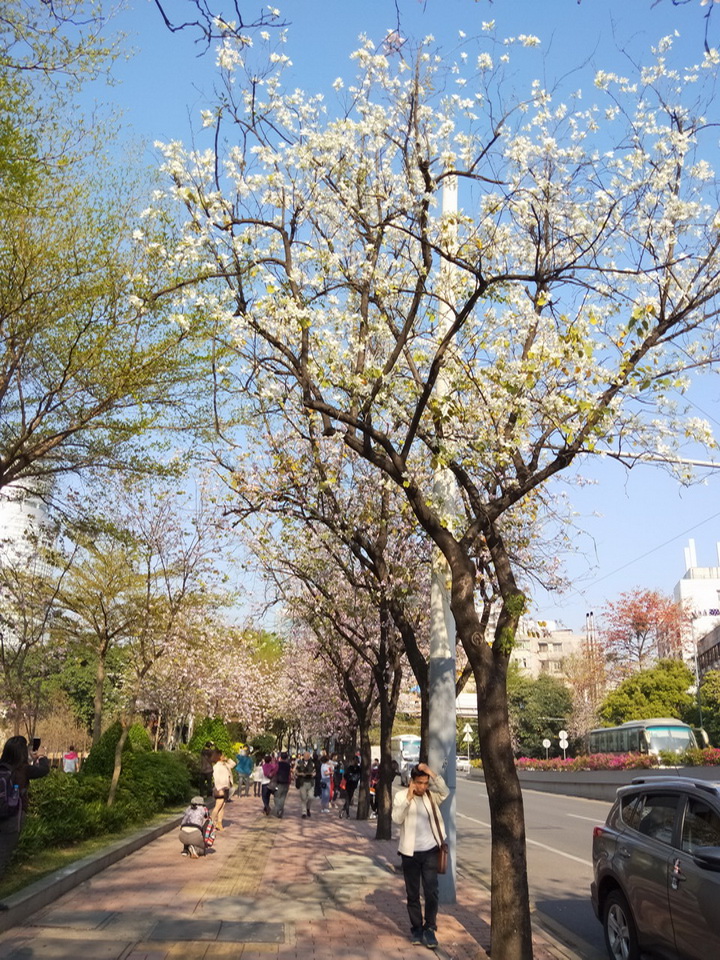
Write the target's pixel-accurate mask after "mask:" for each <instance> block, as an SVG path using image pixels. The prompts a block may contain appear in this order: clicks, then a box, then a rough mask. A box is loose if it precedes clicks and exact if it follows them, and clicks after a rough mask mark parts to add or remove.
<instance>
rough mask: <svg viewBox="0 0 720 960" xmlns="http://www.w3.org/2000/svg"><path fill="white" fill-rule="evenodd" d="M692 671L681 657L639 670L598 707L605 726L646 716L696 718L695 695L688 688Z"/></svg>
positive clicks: (691, 680)
mask: <svg viewBox="0 0 720 960" xmlns="http://www.w3.org/2000/svg"><path fill="white" fill-rule="evenodd" d="M693 682H694V677H693V673H692V671H691V670H690V668H689V667H687V666H686V665H685V664H684V663H683V662H682V660H670V659H668V660H659V661H658V663H657V665H656V666H654V667H651V668H650V669H649V670H639V671H638V672H637V673H634V674H633V675H632V676H630V677H628V678H627V679H626V680H623V682H622V683H621V684H620V685H619V686H618V687H616V688H615V690H612V691H611V692H610V693H609V694H608V695H607V696H606V697H605V700H604V701H603V703H602V705H601V707H600V711H599V713H600V718H601V720H602V721H603V722H604V723H605V724H607V725H608V726H615V725H616V724H619V723H625V722H626V721H627V720H644V719H647V718H649V717H675V718H677V719H678V720H686V721H688V722H690V723H694V722H695V716H696V713H695V698H694V696H693V695H692V694H691V693H688V690H689V689H690V688H691V687H692V684H693Z"/></svg>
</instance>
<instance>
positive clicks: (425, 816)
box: [392, 763, 450, 950]
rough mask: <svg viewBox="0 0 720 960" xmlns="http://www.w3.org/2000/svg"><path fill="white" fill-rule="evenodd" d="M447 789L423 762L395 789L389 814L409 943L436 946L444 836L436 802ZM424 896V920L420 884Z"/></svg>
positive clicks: (444, 794)
mask: <svg viewBox="0 0 720 960" xmlns="http://www.w3.org/2000/svg"><path fill="white" fill-rule="evenodd" d="M449 794H450V791H449V789H448V787H447V784H446V783H445V781H444V780H443V778H442V777H441V776H440V775H439V774H434V773H433V772H432V770H431V769H430V767H428V765H427V764H426V763H419V764H418V765H417V766H416V767H413V768H412V770H411V771H410V785H409V787H408V788H407V790H402V789H401V790H398V791H397V793H396V794H395V798H394V800H393V809H392V818H393V821H394V822H395V823H397V824H399V825H400V844H399V846H398V851H399V853H400V855H401V857H402V867H403V876H404V878H405V892H406V893H407V908H408V914H409V916H410V939H411V941H412V943H415V944H420V943H424V944H425V946H426V947H429V948H430V949H431V950H435V949H436V948H437V945H438V942H437V937H436V935H435V931H436V929H437V911H438V874H437V862H438V849H439V847H440V845H441V843H442V842H443V840H444V839H445V825H444V823H443V819H442V815H441V813H440V810H439V804H441V803H442V802H443V800H445V798H446V797H448V796H449ZM421 883H422V889H423V897H424V899H425V920H424V922H423V911H422V907H421V905H420V884H421Z"/></svg>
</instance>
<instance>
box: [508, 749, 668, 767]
mask: <svg viewBox="0 0 720 960" xmlns="http://www.w3.org/2000/svg"><path fill="white" fill-rule="evenodd" d="M515 765H516V766H517V768H518V769H519V770H566V771H575V770H647V769H648V768H649V767H656V766H658V759H657V757H653V756H650V755H648V754H647V753H591V754H589V755H584V756H580V757H568V758H567V759H566V760H563V759H562V757H553V758H552V759H551V760H537V759H535V758H533V757H519V758H518V759H517V760H516V761H515Z"/></svg>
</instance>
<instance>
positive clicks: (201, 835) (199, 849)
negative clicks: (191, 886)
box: [178, 797, 214, 860]
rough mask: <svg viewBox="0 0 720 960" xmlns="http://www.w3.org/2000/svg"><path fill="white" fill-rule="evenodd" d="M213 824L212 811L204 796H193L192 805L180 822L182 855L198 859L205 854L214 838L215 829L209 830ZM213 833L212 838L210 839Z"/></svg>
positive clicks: (179, 836) (179, 837)
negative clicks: (209, 809)
mask: <svg viewBox="0 0 720 960" xmlns="http://www.w3.org/2000/svg"><path fill="white" fill-rule="evenodd" d="M209 826H212V821H211V820H210V813H209V812H208V808H207V807H206V806H205V798H204V797H193V798H192V800H191V801H190V806H189V807H187V808H186V810H185V812H184V813H183V818H182V820H181V822H180V833H179V835H178V839H179V840H180V843H181V844H182V845H183V849H182V855H183V856H184V857H190V858H191V859H193V860H197V858H198V857H200V856H203V857H204V856H205V850H206V847H208V846H210V845H211V843H212V840H213V839H214V830H211V831H210V832H209V831H208V827H209ZM210 835H212V839H210Z"/></svg>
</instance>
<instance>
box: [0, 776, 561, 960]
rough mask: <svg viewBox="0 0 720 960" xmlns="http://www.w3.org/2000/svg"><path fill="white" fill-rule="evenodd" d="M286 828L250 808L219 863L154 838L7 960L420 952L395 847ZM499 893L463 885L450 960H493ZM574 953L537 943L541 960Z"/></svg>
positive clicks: (172, 838)
mask: <svg viewBox="0 0 720 960" xmlns="http://www.w3.org/2000/svg"><path fill="white" fill-rule="evenodd" d="M294 794H295V791H292V792H291V795H290V796H289V798H288V803H287V806H286V809H285V816H284V817H283V819H281V820H278V819H276V818H274V817H269V818H267V817H264V816H262V810H261V805H260V801H259V800H258V799H257V798H254V797H243V798H236V799H235V800H234V802H233V803H232V804H230V806H229V807H228V808H227V810H228V814H227V816H226V819H225V830H224V831H223V832H222V833H219V834H218V837H217V841H216V844H215V847H214V849H213V850H212V852H211V853H210V854H209V855H208V856H206V857H201V858H200V859H198V860H192V859H190V858H189V857H182V856H181V855H180V851H181V846H180V843H179V842H178V839H177V830H175V829H173V830H172V831H171V832H170V833H168V834H166V835H164V836H162V837H160V838H159V839H156V840H153V841H152V842H151V843H149V844H148V845H147V846H146V847H144V848H143V849H141V850H138V851H136V852H135V853H132V854H130V855H129V856H127V857H125V858H124V859H123V860H121V861H120V862H119V863H116V864H114V865H113V866H111V867H108V868H107V869H105V870H103V871H102V872H101V873H99V874H97V875H96V876H95V877H93V878H92V879H90V880H86V881H85V882H83V883H81V884H80V885H78V886H77V887H76V888H75V889H73V890H71V891H70V892H68V893H65V894H64V895H62V896H61V897H60V898H59V899H57V900H55V901H54V902H53V903H51V904H50V905H49V906H47V907H45V908H43V909H42V910H39V911H38V912H37V913H34V914H32V915H30V916H28V917H27V918H26V920H25V923H24V924H23V925H22V926H20V927H14V928H12V929H10V930H8V931H7V932H5V933H4V934H2V935H0V960H276V958H277V960H387V958H393V960H405V958H408V960H410V958H414V960H417V957H418V956H420V957H427V956H428V955H429V951H428V950H427V949H426V948H425V947H422V946H413V945H411V944H410V942H409V938H408V934H409V925H408V919H407V912H406V908H405V898H404V885H403V880H402V874H401V872H400V871H399V862H398V856H397V853H396V850H397V842H396V841H395V840H384V841H377V840H375V839H373V838H374V835H375V829H376V824H375V823H374V822H365V821H356V820H353V819H350V820H341V819H339V818H338V816H337V815H336V814H335V813H334V812H332V813H331V814H329V815H321V814H320V813H319V811H318V812H317V813H316V814H314V815H313V817H312V818H311V819H308V820H305V819H301V818H300V808H299V803H298V802H297V798H296V796H295V795H294ZM489 919H490V902H489V894H488V893H487V891H485V890H484V889H482V888H479V887H477V886H475V885H473V884H471V883H470V882H468V881H465V880H464V879H463V877H462V875H461V876H460V877H459V878H458V899H457V903H456V904H453V905H441V907H440V916H439V917H438V939H439V941H440V949H439V950H438V951H437V956H438V957H440V958H442V960H451V958H452V960H487V958H488V953H487V951H488V948H489V941H490V926H489ZM572 957H573V954H572V953H570V952H569V951H568V950H567V949H566V948H564V947H562V946H561V945H560V944H559V943H556V942H555V941H554V940H553V939H552V938H551V937H549V936H548V935H547V934H546V933H545V932H544V931H542V930H538V931H536V943H535V960H563V958H564V960H567V958H572Z"/></svg>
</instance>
